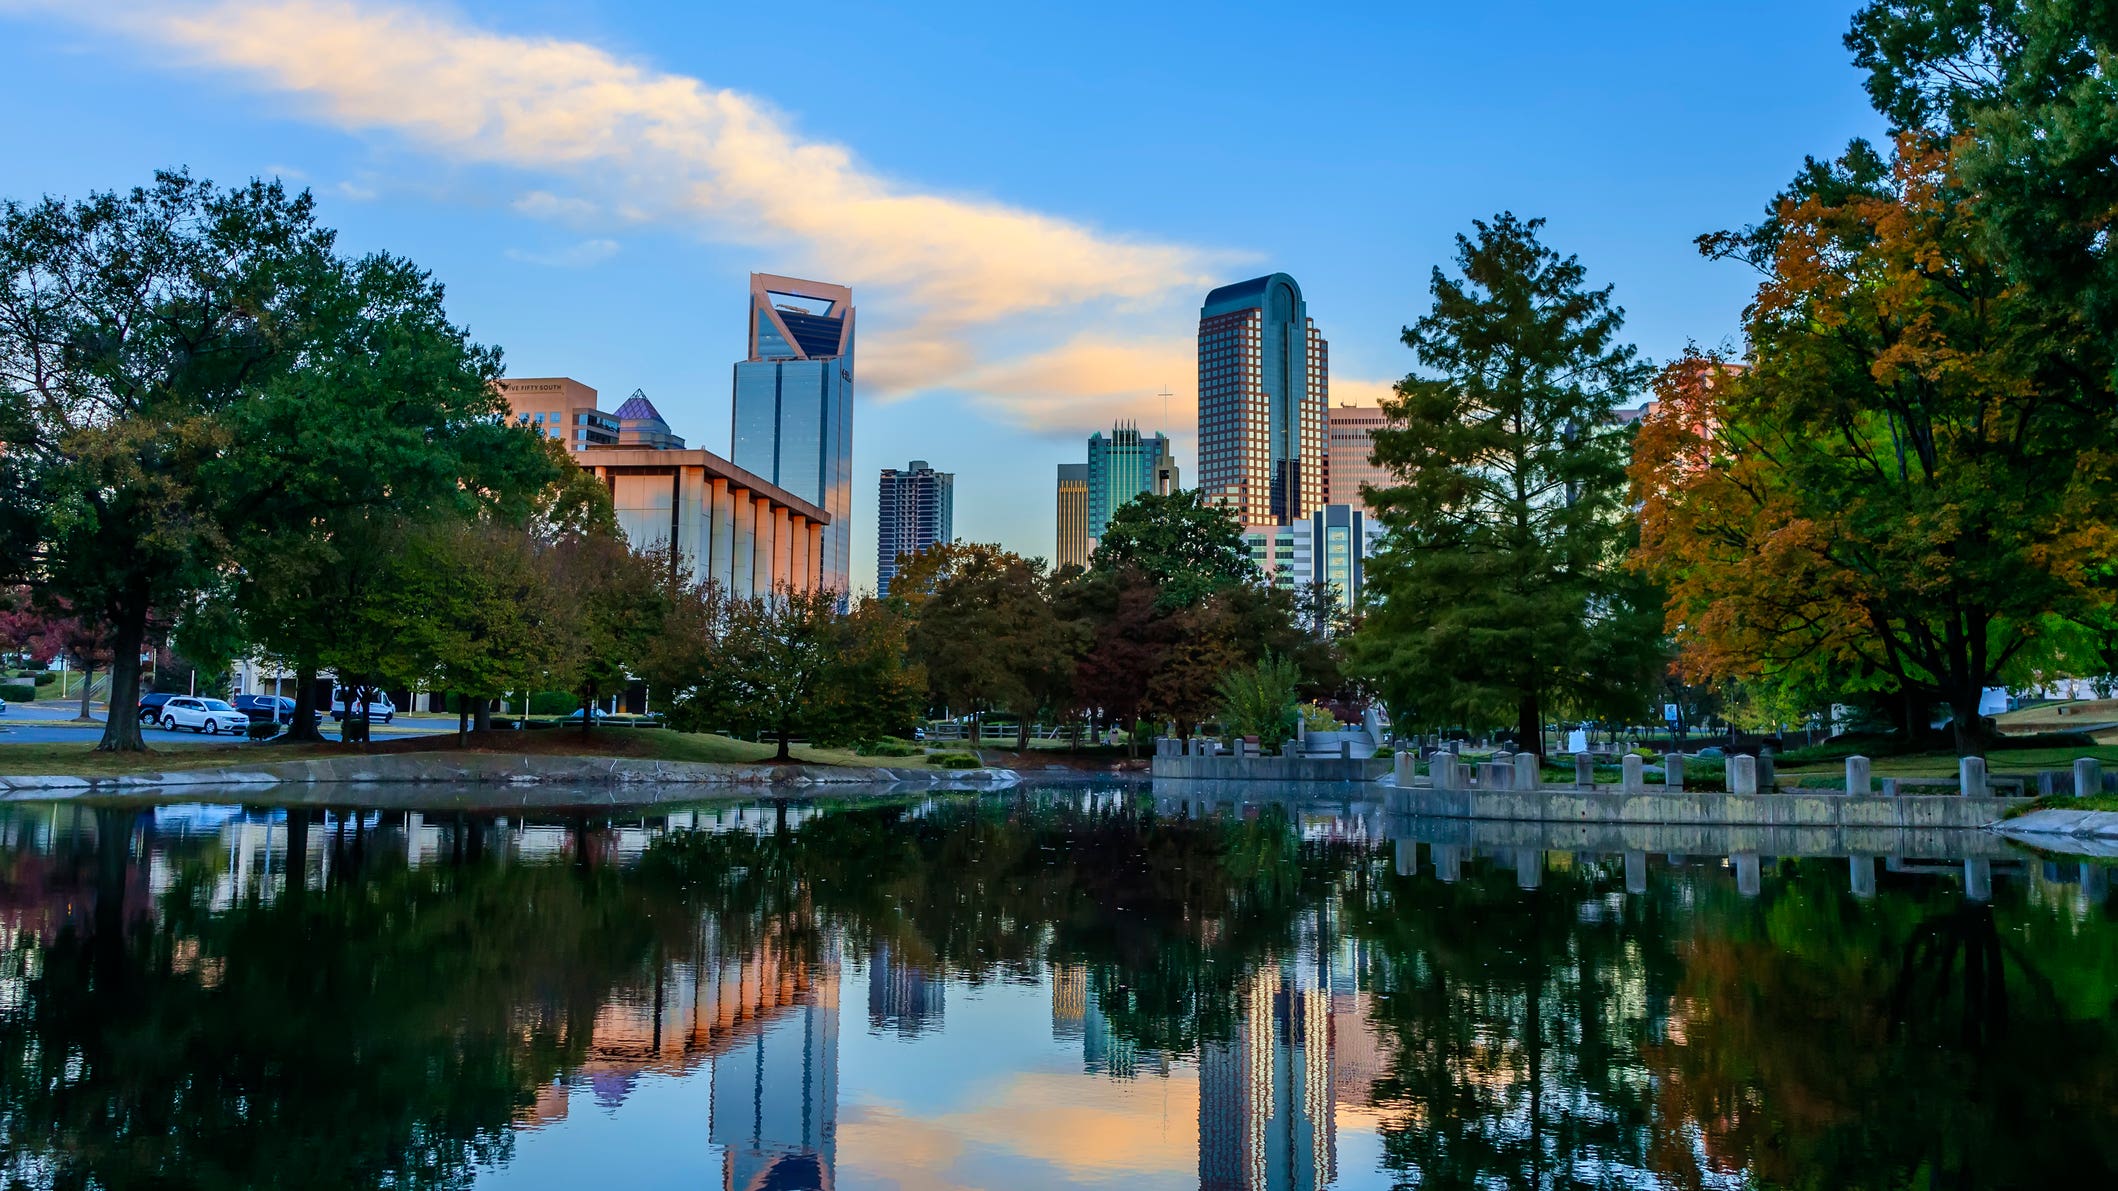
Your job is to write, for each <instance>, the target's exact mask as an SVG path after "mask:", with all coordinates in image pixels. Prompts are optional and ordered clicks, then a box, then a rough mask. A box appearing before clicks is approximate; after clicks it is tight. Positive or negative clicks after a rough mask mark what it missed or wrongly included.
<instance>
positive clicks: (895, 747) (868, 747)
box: [853, 740, 926, 757]
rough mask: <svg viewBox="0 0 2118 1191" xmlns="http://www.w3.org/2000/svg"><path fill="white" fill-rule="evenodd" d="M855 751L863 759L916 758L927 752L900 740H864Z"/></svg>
mask: <svg viewBox="0 0 2118 1191" xmlns="http://www.w3.org/2000/svg"><path fill="white" fill-rule="evenodd" d="M853 751H854V752H856V753H859V754H860V755H861V756H863V757H916V756H918V755H919V754H920V753H922V752H924V751H926V750H924V749H921V748H917V747H915V746H913V745H909V744H906V743H904V742H903V741H898V740H864V741H861V742H860V743H859V744H856V745H854V746H853Z"/></svg>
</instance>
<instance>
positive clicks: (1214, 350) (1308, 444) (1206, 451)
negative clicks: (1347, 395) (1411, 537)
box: [1199, 273, 1330, 525]
mask: <svg viewBox="0 0 2118 1191" xmlns="http://www.w3.org/2000/svg"><path fill="white" fill-rule="evenodd" d="M1329 375H1330V367H1329V361H1328V356H1327V346H1326V344H1325V342H1324V337H1323V335H1322V333H1320V332H1319V331H1318V330H1317V329H1316V324H1315V323H1314V322H1313V321H1311V320H1310V318H1309V307H1308V305H1307V303H1305V302H1303V300H1302V290H1301V287H1300V286H1298V285H1296V284H1295V282H1294V278H1292V277H1289V276H1287V275H1286V274H1285V273H1274V274H1272V275H1270V276H1267V277H1257V278H1252V279H1251V280H1249V281H1243V282H1238V283H1236V284H1234V285H1224V286H1222V287H1221V288H1219V289H1217V290H1214V291H1213V292H1212V293H1210V294H1208V295H1206V302H1205V304H1204V305H1203V306H1201V307H1200V308H1199V490H1200V492H1201V493H1202V494H1203V495H1204V496H1205V497H1206V499H1207V500H1209V501H1210V502H1213V503H1215V504H1219V505H1221V506H1223V507H1225V508H1227V509H1229V510H1230V511H1231V512H1232V513H1234V515H1235V517H1236V520H1238V521H1240V522H1242V523H1243V524H1245V525H1262V524H1274V525H1285V524H1289V523H1291V522H1294V521H1297V520H1300V519H1301V518H1303V517H1305V516H1307V515H1308V514H1309V512H1310V510H1312V509H1315V508H1317V507H1318V506H1320V505H1322V504H1324V503H1325V497H1326V488H1325V470H1326V455H1325V440H1324V432H1325V410H1326V408H1327V407H1328V404H1329Z"/></svg>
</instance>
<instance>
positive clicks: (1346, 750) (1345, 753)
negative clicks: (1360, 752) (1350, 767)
mask: <svg viewBox="0 0 2118 1191" xmlns="http://www.w3.org/2000/svg"><path fill="white" fill-rule="evenodd" d="M1338 759H1339V760H1341V761H1351V760H1352V759H1353V742H1352V741H1350V740H1341V741H1339V742H1338Z"/></svg>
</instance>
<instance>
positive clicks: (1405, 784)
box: [1390, 749, 1419, 790]
mask: <svg viewBox="0 0 2118 1191" xmlns="http://www.w3.org/2000/svg"><path fill="white" fill-rule="evenodd" d="M1390 767H1391V769H1392V770H1393V771H1394V772H1395V774H1396V778H1397V788H1398V789H1400V790H1409V789H1411V788H1412V779H1414V778H1416V777H1418V776H1419V758H1417V757H1415V756H1413V755H1412V750H1411V749H1399V750H1398V751H1397V755H1396V756H1394V757H1392V758H1390Z"/></svg>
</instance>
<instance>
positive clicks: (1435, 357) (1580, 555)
mask: <svg viewBox="0 0 2118 1191" xmlns="http://www.w3.org/2000/svg"><path fill="white" fill-rule="evenodd" d="M1475 226H1476V234H1475V236H1469V237H1467V236H1458V237H1457V241H1456V244H1457V252H1456V263H1457V267H1458V269H1459V270H1460V272H1461V276H1460V277H1451V276H1448V275H1446V274H1444V273H1443V272H1442V270H1440V269H1439V268H1437V269H1435V270H1434V274H1433V281H1432V283H1431V286H1430V290H1431V292H1432V294H1433V297H1434V307H1433V309H1432V310H1431V311H1429V312H1428V314H1427V315H1426V316H1425V317H1423V318H1421V319H1420V320H1419V322H1418V323H1417V324H1415V325H1413V326H1411V327H1408V328H1406V330H1405V334H1404V340H1405V344H1406V346H1408V347H1410V348H1411V349H1412V350H1413V352H1414V354H1415V355H1416V356H1417V358H1418V361H1419V364H1420V365H1421V367H1422V368H1423V369H1424V370H1425V371H1424V372H1423V373H1420V372H1416V373H1413V374H1412V375H1409V376H1407V377H1406V378H1405V379H1404V380H1403V381H1401V382H1399V384H1398V386H1397V393H1396V396H1394V397H1392V398H1389V399H1387V400H1386V401H1385V403H1384V409H1385V411H1386V414H1387V416H1388V418H1389V425H1388V426H1387V427H1386V428H1384V429H1382V430H1378V431H1377V432H1376V434H1375V437H1374V445H1375V449H1374V458H1375V461H1376V462H1377V463H1378V464H1381V465H1382V466H1384V467H1386V468H1388V469H1389V470H1390V472H1391V475H1392V481H1393V482H1392V483H1391V484H1390V485H1389V486H1388V487H1382V488H1372V489H1370V490H1368V492H1367V493H1366V496H1367V498H1368V500H1369V503H1370V505H1371V506H1372V507H1373V508H1375V509H1376V511H1377V514H1378V515H1379V516H1380V518H1381V519H1382V522H1383V524H1384V525H1385V526H1387V527H1388V532H1387V534H1386V536H1385V538H1384V542H1383V545H1382V548H1381V550H1380V551H1379V552H1378V553H1377V555H1376V557H1374V558H1372V559H1370V560H1369V562H1368V565H1367V585H1368V590H1369V593H1370V596H1371V600H1370V608H1369V612H1368V615H1367V618H1366V621H1365V623H1364V624H1363V625H1362V627H1361V629H1360V631H1359V632H1358V633H1357V634H1355V637H1354V650H1355V656H1356V658H1357V659H1358V668H1359V670H1360V671H1361V672H1362V673H1363V674H1364V675H1365V676H1366V677H1367V678H1368V679H1369V680H1371V681H1372V682H1374V683H1375V684H1376V686H1377V687H1378V688H1379V689H1380V690H1381V691H1382V692H1383V694H1384V696H1385V698H1386V699H1387V701H1388V702H1389V704H1390V707H1391V711H1392V713H1393V715H1395V716H1396V717H1397V719H1398V721H1399V722H1400V723H1414V722H1420V721H1426V722H1437V721H1442V722H1446V721H1447V720H1449V719H1452V718H1454V717H1456V716H1460V715H1465V714H1474V715H1475V714H1479V713H1485V714H1492V713H1494V712H1496V711H1499V710H1500V709H1503V708H1505V709H1507V710H1511V711H1512V712H1513V713H1514V715H1513V718H1514V721H1515V731H1516V739H1517V745H1518V747H1520V748H1523V749H1528V750H1535V751H1538V752H1542V751H1543V739H1544V735H1543V727H1544V709H1545V704H1546V701H1547V700H1548V699H1550V698H1551V697H1552V696H1553V695H1554V694H1556V693H1561V692H1564V691H1567V690H1569V689H1570V688H1573V687H1575V686H1577V685H1579V684H1580V683H1581V682H1582V675H1583V667H1584V666H1585V665H1586V664H1588V663H1589V662H1590V661H1591V660H1596V659H1607V658H1614V657H1615V658H1625V657H1630V656H1632V655H1633V654H1635V653H1636V652H1638V653H1645V652H1647V651H1649V650H1651V649H1652V648H1653V645H1654V641H1653V639H1652V638H1650V639H1649V640H1646V641H1637V642H1632V641H1620V640H1611V639H1606V640H1603V641H1602V642H1601V643H1600V645H1601V647H1600V648H1599V647H1598V645H1599V638H1602V637H1605V635H1606V634H1615V633H1616V632H1617V631H1618V630H1619V629H1620V628H1621V627H1623V626H1625V625H1629V624H1631V623H1633V621H1632V620H1631V619H1630V618H1619V617H1613V616H1611V615H1610V611H1611V608H1612V605H1613V601H1614V600H1616V599H1618V598H1620V597H1621V596H1622V595H1623V594H1624V589H1623V587H1622V585H1621V584H1620V583H1619V581H1618V572H1617V567H1618V564H1619V562H1620V561H1621V550H1622V548H1623V545H1624V542H1625V536H1626V534H1627V527H1626V519H1625V512H1624V496H1625V486H1624V462H1625V454H1624V452H1625V439H1624V437H1623V435H1622V434H1621V432H1620V431H1619V430H1618V428H1617V426H1616V424H1615V419H1614V417H1613V414H1612V411H1613V410H1614V408H1615V407H1616V406H1617V405H1618V403H1619V402H1620V401H1622V400H1626V399H1628V398H1630V397H1631V396H1632V395H1633V394H1635V393H1636V392H1637V391H1638V390H1639V389H1640V387H1641V386H1642V384H1643V383H1644V382H1645V380H1646V378H1647V374H1648V373H1647V368H1646V366H1645V365H1644V364H1642V363H1641V362H1640V361H1639V360H1638V359H1637V357H1636V356H1635V354H1634V351H1633V349H1632V347H1631V346H1629V345H1627V344H1624V343H1623V342H1621V341H1620V340H1619V337H1618V335H1619V330H1620V328H1621V327H1622V325H1623V323H1624V314H1623V312H1622V311H1621V310H1619V308H1618V307H1616V306H1615V305H1613V304H1612V302H1611V291H1610V289H1609V288H1608V287H1605V288H1603V289H1590V288H1588V287H1587V284H1586V281H1585V276H1586V274H1585V271H1584V270H1583V268H1582V267H1581V265H1580V263H1579V262H1578V261H1577V260H1576V259H1575V258H1573V257H1565V258H1561V257H1560V256H1559V255H1558V254H1557V253H1556V252H1554V251H1552V250H1551V249H1550V248H1548V247H1546V246H1545V245H1544V244H1543V243H1541V242H1540V241H1539V240H1538V237H1537V232H1538V229H1539V228H1540V227H1542V226H1543V221H1542V220H1535V219H1533V220H1521V219H1517V218H1516V217H1515V216H1514V215H1512V214H1503V215H1501V216H1500V217H1499V218H1497V219H1495V220H1494V221H1492V222H1491V223H1487V222H1483V221H1481V222H1478V223H1477V224H1476V225H1475Z"/></svg>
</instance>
